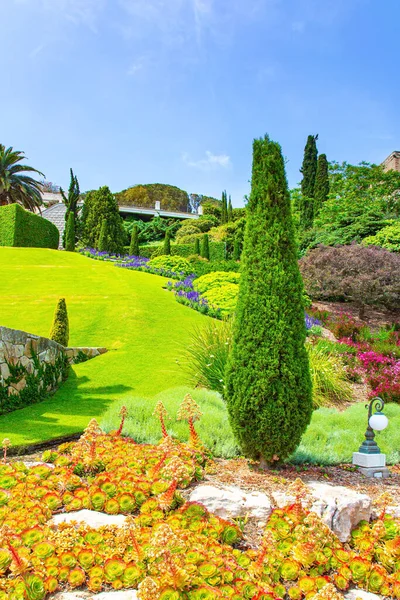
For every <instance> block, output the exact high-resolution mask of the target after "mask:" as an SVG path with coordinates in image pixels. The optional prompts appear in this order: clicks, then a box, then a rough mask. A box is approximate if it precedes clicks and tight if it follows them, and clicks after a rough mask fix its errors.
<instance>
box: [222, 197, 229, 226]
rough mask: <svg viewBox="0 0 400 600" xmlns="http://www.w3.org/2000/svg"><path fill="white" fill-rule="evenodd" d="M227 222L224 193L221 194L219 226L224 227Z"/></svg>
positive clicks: (226, 202)
mask: <svg viewBox="0 0 400 600" xmlns="http://www.w3.org/2000/svg"><path fill="white" fill-rule="evenodd" d="M227 222H228V201H227V196H226V191H223V192H222V203H221V224H222V225H224V224H225V223H227Z"/></svg>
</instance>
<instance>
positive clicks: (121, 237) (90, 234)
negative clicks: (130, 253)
mask: <svg viewBox="0 0 400 600" xmlns="http://www.w3.org/2000/svg"><path fill="white" fill-rule="evenodd" d="M104 220H106V221H107V243H106V245H107V247H106V248H105V250H107V251H108V252H114V253H115V254H121V253H122V252H123V249H124V241H125V238H126V234H125V231H124V228H123V226H122V219H121V217H120V215H119V210H118V204H117V201H116V199H115V196H114V195H113V194H112V193H111V192H110V190H109V188H108V187H107V186H104V187H101V188H100V189H98V190H96V191H94V192H90V202H89V203H88V210H87V214H86V215H85V243H86V244H87V245H88V246H90V247H92V248H99V241H100V231H101V227H102V223H103V221H104Z"/></svg>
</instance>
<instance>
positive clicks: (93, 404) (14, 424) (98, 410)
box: [0, 369, 132, 446]
mask: <svg viewBox="0 0 400 600" xmlns="http://www.w3.org/2000/svg"><path fill="white" fill-rule="evenodd" d="M90 381H91V380H90V379H89V378H88V377H86V376H77V375H76V373H75V372H74V371H73V370H72V369H71V371H70V376H69V378H68V379H67V381H66V382H65V383H64V384H63V385H62V386H61V387H60V388H59V390H57V392H56V393H55V394H54V395H53V396H50V397H49V398H46V399H45V400H43V401H42V402H39V403H37V404H32V405H31V406H26V407H25V408H21V409H19V410H15V411H13V412H11V413H7V414H5V415H2V416H0V439H2V438H3V437H8V438H9V439H10V440H11V443H12V444H13V446H19V445H21V444H23V445H26V444H31V443H36V442H40V441H44V440H46V441H47V440H51V439H53V438H58V437H62V436H67V435H69V434H72V433H76V432H79V431H83V429H84V428H85V427H86V425H87V424H88V422H89V421H90V419H92V418H94V417H97V418H98V417H99V416H100V415H102V414H103V413H104V412H105V411H106V410H107V408H108V407H109V406H110V405H111V404H112V403H113V401H114V399H113V396H114V397H115V398H116V399H120V397H121V395H123V394H125V393H126V392H128V391H130V390H131V389H132V388H131V387H129V386H127V385H124V384H115V385H110V386H99V387H96V386H94V385H87V384H88V383H89V382H90ZM21 436H23V440H22V439H21Z"/></svg>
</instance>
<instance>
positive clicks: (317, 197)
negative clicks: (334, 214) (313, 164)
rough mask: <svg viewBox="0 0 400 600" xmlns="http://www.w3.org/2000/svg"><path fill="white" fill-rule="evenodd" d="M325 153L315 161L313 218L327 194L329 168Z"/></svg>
mask: <svg viewBox="0 0 400 600" xmlns="http://www.w3.org/2000/svg"><path fill="white" fill-rule="evenodd" d="M328 167H329V165H328V160H327V158H326V154H320V155H319V156H318V162H317V174H316V177H315V188H314V218H315V217H316V216H317V215H318V213H319V211H320V210H321V207H322V205H323V204H324V202H326V201H327V200H328V194H329V169H328Z"/></svg>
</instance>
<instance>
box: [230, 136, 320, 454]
mask: <svg viewBox="0 0 400 600" xmlns="http://www.w3.org/2000/svg"><path fill="white" fill-rule="evenodd" d="M305 339H306V330H305V324H304V300H303V284H302V280H301V275H300V271H299V266H298V263H297V247H296V243H295V231H294V226H293V221H292V215H291V209H290V195H289V191H288V186H287V180H286V174H285V163H284V160H283V156H282V151H281V147H280V146H279V144H277V143H276V142H272V141H270V139H269V138H268V136H266V137H265V138H264V139H258V140H255V141H254V145H253V171H252V180H251V195H250V200H249V202H248V205H247V218H246V230H245V236H244V246H243V252H242V269H241V275H240V285H239V298H238V303H237V309H236V316H235V323H234V333H233V345H232V352H231V355H230V358H229V362H228V366H227V373H226V400H227V407H228V412H229V417H230V422H231V425H232V429H233V432H234V434H235V437H236V439H237V440H238V442H239V445H240V447H241V449H242V451H243V452H244V454H245V455H246V456H249V457H251V458H254V459H263V462H267V463H273V462H275V461H283V460H285V459H287V458H288V457H289V456H290V455H291V454H292V453H293V452H294V450H295V449H296V448H297V446H298V445H299V443H300V440H301V436H302V435H303V433H304V432H305V430H306V428H307V425H308V424H309V422H310V419H311V415H312V393H311V378H310V370H309V364H308V356H307V351H306V348H305Z"/></svg>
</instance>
